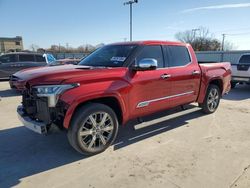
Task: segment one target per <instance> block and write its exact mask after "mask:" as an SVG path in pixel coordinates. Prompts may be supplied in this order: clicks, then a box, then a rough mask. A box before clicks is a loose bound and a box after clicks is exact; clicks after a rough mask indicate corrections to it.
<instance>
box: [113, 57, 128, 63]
mask: <svg viewBox="0 0 250 188" xmlns="http://www.w3.org/2000/svg"><path fill="white" fill-rule="evenodd" d="M125 60H126V57H112V58H111V59H110V61H120V62H123V61H125Z"/></svg>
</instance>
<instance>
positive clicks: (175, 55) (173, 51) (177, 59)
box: [168, 46, 191, 67]
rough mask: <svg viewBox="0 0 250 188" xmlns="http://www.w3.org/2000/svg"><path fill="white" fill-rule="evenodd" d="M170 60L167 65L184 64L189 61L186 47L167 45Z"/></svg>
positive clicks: (176, 65)
mask: <svg viewBox="0 0 250 188" xmlns="http://www.w3.org/2000/svg"><path fill="white" fill-rule="evenodd" d="M168 50H169V55H170V61H169V67H178V66H184V65H187V64H188V63H190V62H191V58H190V55H189V52H188V49H187V48H186V47H184V46H168Z"/></svg>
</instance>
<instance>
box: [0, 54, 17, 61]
mask: <svg viewBox="0 0 250 188" xmlns="http://www.w3.org/2000/svg"><path fill="white" fill-rule="evenodd" d="M0 61H1V62H2V63H12V62H16V56H15V55H14V54H13V55H2V56H1V57H0Z"/></svg>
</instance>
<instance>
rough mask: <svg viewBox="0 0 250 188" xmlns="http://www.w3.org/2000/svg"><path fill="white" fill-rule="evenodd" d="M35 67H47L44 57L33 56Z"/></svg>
mask: <svg viewBox="0 0 250 188" xmlns="http://www.w3.org/2000/svg"><path fill="white" fill-rule="evenodd" d="M35 60H36V66H45V65H47V62H46V59H45V57H43V56H42V55H35Z"/></svg>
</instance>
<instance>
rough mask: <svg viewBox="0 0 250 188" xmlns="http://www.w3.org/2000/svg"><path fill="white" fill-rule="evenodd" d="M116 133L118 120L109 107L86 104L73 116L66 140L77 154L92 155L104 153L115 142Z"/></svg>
mask: <svg viewBox="0 0 250 188" xmlns="http://www.w3.org/2000/svg"><path fill="white" fill-rule="evenodd" d="M117 132H118V120H117V117H116V114H115V113H114V111H113V110H112V109H111V108H110V107H108V106H106V105H103V104H88V105H85V106H83V107H81V108H79V109H78V110H77V112H76V114H75V115H74V117H73V119H72V123H71V126H70V128H69V131H68V139H69V142H70V144H71V145H72V146H73V147H74V148H75V149H76V150H77V151H78V152H80V153H82V154H85V155H94V154H98V153H101V152H103V151H105V150H106V149H107V148H108V147H109V146H110V145H111V144H112V143H113V141H114V140H115V138H116V136H117Z"/></svg>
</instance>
